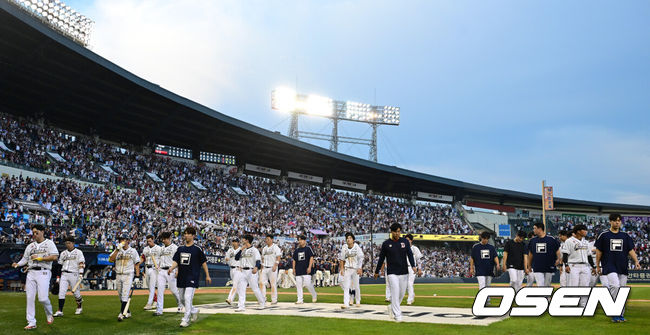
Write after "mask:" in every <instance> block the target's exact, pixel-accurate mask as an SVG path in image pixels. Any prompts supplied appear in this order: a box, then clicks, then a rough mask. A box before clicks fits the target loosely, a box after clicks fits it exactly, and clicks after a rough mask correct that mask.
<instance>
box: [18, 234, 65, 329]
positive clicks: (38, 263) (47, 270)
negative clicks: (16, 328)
mask: <svg viewBox="0 0 650 335" xmlns="http://www.w3.org/2000/svg"><path fill="white" fill-rule="evenodd" d="M32 239H33V240H34V242H32V243H30V244H29V245H28V246H27V248H25V253H24V254H23V257H22V258H21V259H20V261H18V263H13V264H11V266H13V267H14V268H17V267H19V266H24V265H27V279H26V280H25V291H26V292H27V308H26V315H27V326H25V329H26V330H29V329H36V317H35V315H36V311H35V306H34V305H35V302H34V299H35V298H36V294H37V293H38V301H39V302H40V303H41V305H43V308H44V309H45V317H46V319H47V324H48V325H50V324H52V322H54V317H53V316H52V303H50V298H49V296H48V294H49V292H48V289H49V287H50V278H52V262H54V261H56V260H57V258H58V257H59V251H58V250H57V249H56V245H54V242H52V240H49V239H46V238H45V227H44V226H43V225H40V224H37V225H34V226H33V227H32Z"/></svg>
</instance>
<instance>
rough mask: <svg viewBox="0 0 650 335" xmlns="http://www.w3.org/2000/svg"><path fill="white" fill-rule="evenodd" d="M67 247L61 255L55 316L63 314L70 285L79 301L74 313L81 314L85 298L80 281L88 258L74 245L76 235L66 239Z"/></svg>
mask: <svg viewBox="0 0 650 335" xmlns="http://www.w3.org/2000/svg"><path fill="white" fill-rule="evenodd" d="M65 248H66V250H63V252H61V255H59V264H61V278H60V279H59V310H58V311H56V313H54V316H63V305H65V294H66V293H67V291H68V287H69V288H70V290H71V291H72V290H73V289H74V288H76V290H75V291H73V292H72V294H73V295H74V299H75V301H76V302H77V309H76V310H75V312H74V314H77V315H79V314H81V312H82V309H81V303H82V302H83V299H82V298H81V289H80V286H81V285H79V284H77V283H79V282H81V278H82V277H83V273H84V268H85V266H86V259H85V258H84V254H83V252H81V250H79V249H77V248H75V247H74V237H72V236H69V237H67V238H66V239H65Z"/></svg>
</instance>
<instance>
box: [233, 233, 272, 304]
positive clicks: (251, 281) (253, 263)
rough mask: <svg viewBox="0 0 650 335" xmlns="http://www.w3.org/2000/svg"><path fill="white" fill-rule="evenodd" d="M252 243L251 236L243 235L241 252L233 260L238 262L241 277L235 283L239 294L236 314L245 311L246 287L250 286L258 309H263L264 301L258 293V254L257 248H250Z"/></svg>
mask: <svg viewBox="0 0 650 335" xmlns="http://www.w3.org/2000/svg"><path fill="white" fill-rule="evenodd" d="M251 243H253V236H251V235H244V240H243V241H242V248H241V250H240V251H239V252H238V253H237V255H235V259H237V260H238V261H239V263H240V264H239V266H240V269H241V276H240V277H239V283H237V289H238V290H239V292H237V294H238V295H239V304H238V306H237V307H238V308H237V309H236V311H237V312H243V311H245V310H246V287H247V286H250V287H251V289H252V290H253V293H254V294H255V297H256V298H257V301H258V302H259V304H260V309H264V307H265V305H266V301H265V299H264V296H262V292H260V287H259V273H258V271H259V268H260V267H261V266H262V262H261V257H260V252H259V250H257V248H255V247H253V246H251Z"/></svg>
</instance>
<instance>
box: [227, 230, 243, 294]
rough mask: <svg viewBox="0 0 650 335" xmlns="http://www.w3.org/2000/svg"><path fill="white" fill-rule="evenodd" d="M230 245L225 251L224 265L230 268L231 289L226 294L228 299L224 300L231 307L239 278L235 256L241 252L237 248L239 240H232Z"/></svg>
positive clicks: (239, 271) (239, 270)
mask: <svg viewBox="0 0 650 335" xmlns="http://www.w3.org/2000/svg"><path fill="white" fill-rule="evenodd" d="M231 243H232V246H231V247H230V249H228V251H226V263H227V264H228V266H230V280H231V281H232V288H231V289H230V293H228V298H226V302H227V303H228V305H232V302H233V301H234V299H235V294H237V285H239V277H240V276H241V269H240V266H239V261H238V260H236V259H235V255H237V253H238V252H239V250H241V248H240V247H239V239H238V238H234V239H233V240H232V242H231Z"/></svg>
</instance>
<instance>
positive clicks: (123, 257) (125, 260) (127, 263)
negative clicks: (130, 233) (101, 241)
mask: <svg viewBox="0 0 650 335" xmlns="http://www.w3.org/2000/svg"><path fill="white" fill-rule="evenodd" d="M118 241H119V243H118V244H117V248H115V251H113V253H112V254H111V256H110V257H109V258H108V260H109V261H110V262H112V263H115V273H116V274H117V275H116V278H115V280H116V281H117V294H118V296H119V297H120V301H121V302H122V305H121V306H122V307H121V308H120V314H118V315H117V321H122V320H124V319H128V318H130V317H131V311H126V314H122V312H123V311H124V307H126V303H127V301H129V291H130V290H131V285H132V284H133V274H134V273H135V276H136V277H138V276H140V256H139V255H138V252H137V251H136V250H135V249H133V248H131V247H130V246H129V238H128V237H120V238H119V240H118Z"/></svg>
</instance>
